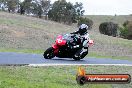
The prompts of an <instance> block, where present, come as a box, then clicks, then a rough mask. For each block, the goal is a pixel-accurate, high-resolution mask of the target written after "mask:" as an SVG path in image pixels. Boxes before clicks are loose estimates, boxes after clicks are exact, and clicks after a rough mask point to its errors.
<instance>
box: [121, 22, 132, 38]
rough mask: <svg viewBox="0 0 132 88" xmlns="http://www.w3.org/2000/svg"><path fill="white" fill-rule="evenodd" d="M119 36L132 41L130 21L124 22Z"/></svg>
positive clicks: (131, 24) (131, 23)
mask: <svg viewBox="0 0 132 88" xmlns="http://www.w3.org/2000/svg"><path fill="white" fill-rule="evenodd" d="M120 36H121V37H123V38H126V39H132V21H125V22H124V23H123V27H121V28H120Z"/></svg>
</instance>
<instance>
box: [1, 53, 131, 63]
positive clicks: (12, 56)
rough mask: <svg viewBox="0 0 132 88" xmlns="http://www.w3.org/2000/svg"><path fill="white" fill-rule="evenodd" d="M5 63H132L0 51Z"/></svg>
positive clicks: (2, 61)
mask: <svg viewBox="0 0 132 88" xmlns="http://www.w3.org/2000/svg"><path fill="white" fill-rule="evenodd" d="M6 64H45V65H46V64H52V65H57V64H64V65H65V64H72V65H74V64H76V65H77V64H82V65H85V64H127V65H132V61H128V60H115V59H108V58H102V59H101V58H94V57H86V58H84V59H82V60H80V61H75V60H73V59H70V58H57V57H55V58H53V59H50V60H48V59H44V58H43V56H42V55H41V54H27V53H15V52H0V65H6Z"/></svg>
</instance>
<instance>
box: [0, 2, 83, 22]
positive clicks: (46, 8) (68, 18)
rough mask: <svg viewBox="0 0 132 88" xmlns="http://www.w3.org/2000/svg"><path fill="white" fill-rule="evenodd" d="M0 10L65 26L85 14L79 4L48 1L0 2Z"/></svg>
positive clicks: (81, 5)
mask: <svg viewBox="0 0 132 88" xmlns="http://www.w3.org/2000/svg"><path fill="white" fill-rule="evenodd" d="M0 10H2V11H8V12H9V13H20V14H21V15H23V14H26V15H32V16H36V17H39V18H42V17H43V16H44V17H46V18H48V19H50V20H53V21H57V22H63V23H65V24H71V23H76V22H78V20H79V19H80V17H81V16H83V14H84V12H85V10H84V9H83V4H82V3H81V2H76V3H75V4H72V3H70V2H67V1H66V0H58V1H55V2H54V3H53V4H51V1H50V0H24V1H22V0H0Z"/></svg>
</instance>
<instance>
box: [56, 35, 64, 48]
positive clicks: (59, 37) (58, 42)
mask: <svg viewBox="0 0 132 88" xmlns="http://www.w3.org/2000/svg"><path fill="white" fill-rule="evenodd" d="M56 44H57V45H60V46H63V45H65V44H66V40H63V39H62V36H61V35H59V36H58V37H57V39H56Z"/></svg>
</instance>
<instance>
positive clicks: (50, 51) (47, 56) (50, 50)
mask: <svg viewBox="0 0 132 88" xmlns="http://www.w3.org/2000/svg"><path fill="white" fill-rule="evenodd" d="M43 56H44V58H45V59H52V58H54V57H55V55H54V49H53V48H52V47H50V48H48V49H47V50H46V51H45V52H44V54H43Z"/></svg>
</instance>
